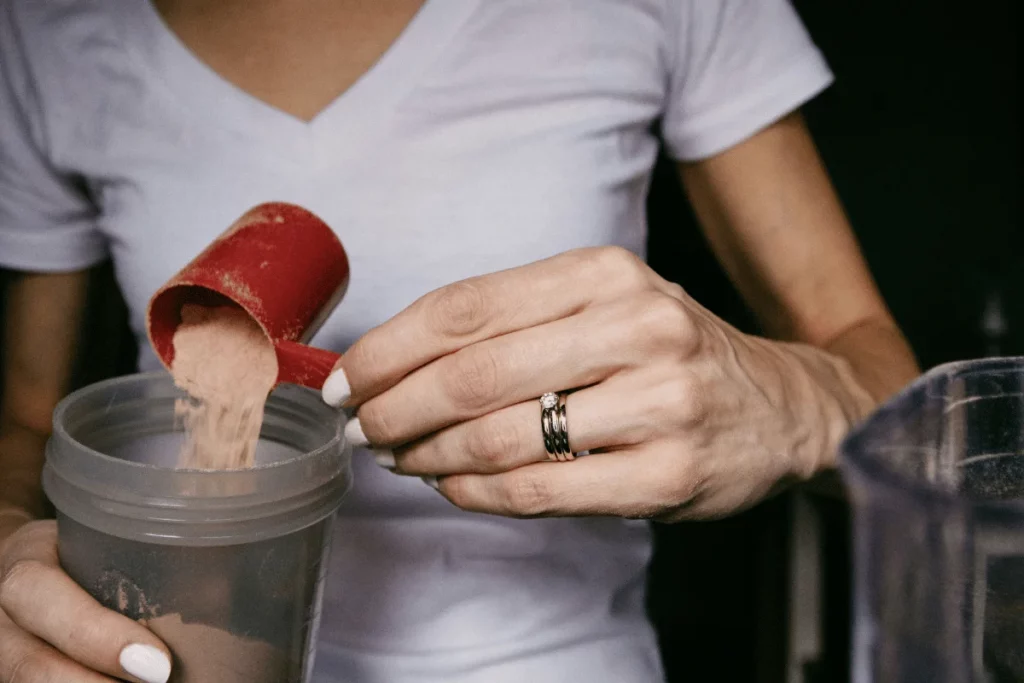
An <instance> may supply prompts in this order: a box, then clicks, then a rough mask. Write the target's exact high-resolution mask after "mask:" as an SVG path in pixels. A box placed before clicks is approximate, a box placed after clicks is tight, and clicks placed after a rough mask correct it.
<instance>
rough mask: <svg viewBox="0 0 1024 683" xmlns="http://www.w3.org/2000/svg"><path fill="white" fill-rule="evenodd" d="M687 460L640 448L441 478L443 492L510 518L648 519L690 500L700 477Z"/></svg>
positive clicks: (476, 508)
mask: <svg viewBox="0 0 1024 683" xmlns="http://www.w3.org/2000/svg"><path fill="white" fill-rule="evenodd" d="M687 463H688V461H687V459H686V458H683V457H680V455H679V454H678V453H671V452H669V451H667V450H662V451H659V450H657V449H653V448H647V447H640V448H634V449H627V450H619V451H613V452H608V453H591V454H590V455H587V456H586V457H583V458H577V459H575V460H572V461H570V462H543V463H538V464H535V465H527V466H525V467H520V468H518V469H515V470H511V471H508V472H502V473H500V474H459V475H454V476H449V477H443V478H440V479H439V480H438V481H439V489H438V490H439V491H440V492H441V494H442V495H443V496H445V497H446V498H448V500H450V501H451V502H452V503H454V504H455V505H457V506H458V507H460V508H462V509H463V510H469V511H473V512H484V513H490V514H497V515H503V516H507V517H569V516H580V515H587V516H591V515H614V516H618V517H629V518H633V519H650V518H653V517H657V516H659V515H662V514H664V513H665V512H666V511H667V510H671V509H674V508H675V507H678V506H679V505H681V504H683V503H685V502H686V500H687V497H688V495H690V494H689V492H691V491H696V490H698V488H699V485H700V478H699V476H697V473H696V471H694V470H693V469H692V468H688V467H685V466H684V465H686V464H687Z"/></svg>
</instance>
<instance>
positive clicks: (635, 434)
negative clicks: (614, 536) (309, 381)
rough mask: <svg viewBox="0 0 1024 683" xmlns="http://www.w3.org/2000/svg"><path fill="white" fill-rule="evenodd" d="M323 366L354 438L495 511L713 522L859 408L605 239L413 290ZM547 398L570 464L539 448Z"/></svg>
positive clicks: (467, 501) (829, 443)
mask: <svg viewBox="0 0 1024 683" xmlns="http://www.w3.org/2000/svg"><path fill="white" fill-rule="evenodd" d="M339 368H341V369H343V373H337V374H336V375H333V376H332V378H331V379H329V380H328V382H327V384H326V385H325V391H324V396H325V400H327V401H328V402H329V403H332V404H334V405H340V404H344V405H347V406H351V407H358V412H357V416H356V417H355V418H354V419H353V420H352V421H351V422H350V423H349V425H348V427H347V428H346V434H347V435H348V437H349V439H350V440H351V441H352V442H353V443H354V444H356V445H364V444H370V447H371V448H373V449H374V450H375V452H376V455H377V461H378V463H380V464H382V465H383V466H386V467H389V468H391V469H393V470H394V471H395V472H396V473H397V474H403V475H416V476H422V477H436V478H437V482H438V490H439V491H440V492H441V494H442V495H444V496H445V497H446V498H448V499H449V500H450V501H451V502H452V503H454V504H455V505H457V506H459V507H460V508H464V509H466V510H474V511H480V512H489V513H495V514H501V515H510V516H527V517H530V516H558V515H619V516H624V517H635V518H654V519H660V520H679V519H687V518H708V517H718V516H722V515H725V514H728V513H730V512H734V511H736V510H739V509H742V508H745V507H748V506H750V505H753V504H754V503H756V502H757V501H759V500H760V499H762V498H763V497H765V496H766V495H768V494H770V493H771V492H772V491H773V490H775V489H777V488H778V487H779V486H780V485H782V484H784V483H786V482H790V481H797V480H806V479H808V478H810V477H812V476H814V475H815V474H817V473H819V472H821V471H823V470H825V469H828V468H829V467H831V466H832V464H833V461H834V457H835V456H834V452H835V448H836V446H837V445H838V442H839V440H840V439H841V437H842V435H843V434H844V433H845V432H846V430H847V429H848V428H849V427H850V425H851V424H852V423H853V422H854V421H856V420H858V419H859V418H861V417H863V415H864V414H866V412H867V411H868V410H870V408H871V407H872V405H873V403H874V402H873V400H872V398H871V397H870V395H869V394H868V393H867V392H866V391H864V390H863V389H862V388H860V386H859V385H858V383H857V382H856V380H855V378H854V377H853V375H852V372H851V371H850V369H849V367H848V366H847V364H846V362H845V361H843V360H841V359H839V358H838V357H835V356H833V355H830V354H828V353H826V352H824V351H821V350H819V349H815V348H813V347H810V346H806V345H801V344H784V343H779V342H770V341H767V340H765V339H761V338H757V337H752V336H749V335H746V334H743V333H741V332H739V331H737V330H736V329H734V328H732V327H730V326H729V325H727V324H725V323H724V322H723V321H721V320H719V319H717V318H716V317H714V316H713V315H711V314H710V313H709V312H708V311H706V310H705V309H703V308H702V307H701V306H699V305H698V304H697V303H696V302H695V301H694V300H693V299H691V298H690V297H689V296H688V295H687V294H686V293H685V292H684V291H683V290H682V289H681V288H680V287H679V286H678V285H675V284H672V283H669V282H667V281H665V280H664V279H662V278H661V277H659V276H658V275H657V274H655V273H654V272H653V271H652V270H651V269H650V268H649V267H648V266H647V265H646V264H644V263H643V262H642V261H641V260H640V259H638V258H637V257H636V256H634V255H633V254H631V253H629V252H628V251H626V250H623V249H619V248H614V247H604V248H592V249H580V250H576V251H571V252H567V253H564V254H560V255H558V256H555V257H553V258H550V259H547V260H544V261H540V262H537V263H533V264H530V265H527V266H523V267H521V268H514V269H511V270H507V271H503V272H499V273H495V274H492V275H486V276H482V277H478V278H473V279H470V280H465V281H463V282H458V283H455V284H453V285H450V286H447V287H443V288H441V289H439V290H436V291H434V292H431V293H430V294H428V295H426V296H424V297H423V298H421V299H420V300H418V301H416V302H415V303H414V304H412V305H411V306H410V307H409V308H407V309H406V310H404V311H403V312H401V313H400V314H398V315H397V316H395V317H394V318H392V319H391V320H389V321H388V322H386V323H384V324H383V325H381V326H379V327H377V328H375V329H373V330H371V331H370V332H369V333H367V334H366V335H365V336H364V337H363V338H362V339H360V340H359V341H358V342H357V343H356V344H354V345H353V346H352V348H351V349H349V351H348V352H347V353H346V354H345V355H344V356H343V357H342V359H341V361H339ZM560 391H571V392H572V393H570V394H569V396H568V400H567V405H566V409H567V415H568V432H569V439H570V446H571V448H572V450H573V451H574V452H579V451H589V453H588V454H587V455H585V456H582V457H579V458H577V459H576V460H574V461H571V462H553V461H550V460H549V458H548V455H547V452H546V451H545V448H544V441H543V438H542V431H541V420H540V414H541V408H540V405H539V403H538V397H539V396H540V395H542V394H544V393H546V392H560Z"/></svg>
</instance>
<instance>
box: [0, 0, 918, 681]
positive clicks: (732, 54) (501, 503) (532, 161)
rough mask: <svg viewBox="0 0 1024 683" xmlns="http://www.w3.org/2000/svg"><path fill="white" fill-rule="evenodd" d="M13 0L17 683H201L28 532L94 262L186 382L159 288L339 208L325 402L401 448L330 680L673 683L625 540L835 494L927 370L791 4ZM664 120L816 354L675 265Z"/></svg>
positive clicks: (690, 183)
mask: <svg viewBox="0 0 1024 683" xmlns="http://www.w3.org/2000/svg"><path fill="white" fill-rule="evenodd" d="M0 8H2V12H0V68H2V88H3V92H2V95H0V120H2V121H3V132H2V135H0V263H2V264H3V265H5V266H7V267H9V268H12V269H16V270H20V271H24V272H26V273H31V274H26V275H24V276H23V277H22V278H21V279H20V280H19V281H18V282H17V283H16V284H15V285H14V286H13V288H12V291H11V293H10V301H9V304H8V308H9V311H8V316H9V317H8V321H7V323H8V328H7V329H8V330H9V334H8V342H7V344H8V360H7V363H6V365H5V370H6V380H5V388H4V401H3V406H4V413H3V423H2V425H3V431H2V437H0V438H2V442H0V445H2V448H0V458H3V460H2V468H3V470H2V471H3V472H4V484H3V488H2V489H0V538H6V541H5V542H4V545H3V549H2V557H0V562H2V571H3V574H2V577H3V578H2V584H0V608H2V610H3V612H0V681H4V682H10V681H19V682H20V681H22V680H60V681H68V682H75V683H78V682H85V681H90V682H91V681H99V680H108V678H104V677H111V676H113V677H122V678H123V677H129V678H131V679H132V680H136V679H137V680H143V681H164V680H165V679H166V678H167V675H168V673H167V672H168V664H167V659H166V648H165V647H164V646H163V645H162V644H161V643H160V642H159V641H158V640H157V639H156V638H155V637H154V636H153V635H152V634H151V633H149V632H148V631H147V630H146V629H145V628H143V627H142V626H140V625H138V624H135V623H133V622H131V621H130V620H128V619H126V618H124V617H121V616H120V615H116V614H113V613H110V612H106V611H104V610H103V609H101V608H100V607H99V606H98V605H96V604H95V603H94V602H92V601H91V599H89V598H88V597H87V596H86V595H85V594H84V593H83V592H82V591H81V590H80V589H78V588H77V587H76V586H74V585H73V584H72V583H71V582H70V580H69V579H68V578H67V577H66V576H64V575H63V574H62V573H61V572H60V569H59V567H58V565H57V563H56V560H55V546H54V538H55V531H54V525H53V523H52V522H47V521H37V522H29V520H30V519H32V518H35V517H38V516H40V515H41V514H42V512H43V500H42V496H41V494H40V491H39V485H38V483H37V482H38V477H39V468H40V461H41V451H42V444H43V441H44V439H45V435H46V432H47V429H48V425H49V416H50V412H51V411H52V408H53V405H54V403H55V402H56V400H57V399H58V398H59V396H60V395H61V393H62V392H63V391H64V387H65V383H66V379H67V368H68V366H69V364H70V358H71V357H72V352H73V348H74V330H75V329H76V326H77V324H78V320H79V317H80V308H81V300H82V282H83V276H82V275H81V270H82V269H84V268H87V267H89V266H91V265H92V264H93V263H95V262H97V261H99V260H101V259H102V258H104V257H105V256H106V255H107V254H109V255H110V256H112V258H113V259H114V263H115V265H116V270H117V276H118V280H119V283H120V286H121V288H122V290H123V292H124V294H125V298H126V300H127V302H128V306H129V309H130V314H131V316H130V317H131V324H132V327H133V329H134V330H135V332H136V334H137V336H138V338H139V341H140V346H141V356H140V365H141V367H142V368H144V369H152V368H156V367H158V363H157V362H156V360H155V358H154V355H153V352H152V350H151V349H150V348H149V347H148V345H147V343H146V339H145V335H144V332H143V330H144V326H143V314H144V310H145V304H146V301H147V300H148V298H149V296H150V295H151V294H152V293H153V292H154V291H155V289H156V288H157V287H158V286H159V285H160V284H162V283H163V282H164V281H165V280H166V279H167V278H168V277H169V276H170V275H172V274H173V273H174V272H175V271H176V270H177V269H178V268H180V267H181V266H182V265H183V264H184V263H186V262H187V261H188V260H190V259H191V258H192V257H193V256H194V255H195V254H196V253H198V252H199V251H200V250H201V249H202V248H203V247H204V246H205V245H206V244H207V243H208V242H209V241H210V240H211V239H212V238H213V237H215V236H216V235H217V234H218V233H219V232H220V231H221V230H222V229H223V228H224V226H226V225H228V224H229V223H230V222H231V220H233V219H234V218H235V217H236V216H237V215H239V214H240V213H241V212H242V211H244V210H245V209H247V208H248V207H250V206H252V205H254V204H256V203H259V202H261V201H265V200H269V199H282V200H287V201H293V202H295V203H298V204H301V205H303V206H306V207H308V208H309V209H311V210H313V211H314V212H316V213H318V214H319V215H320V216H322V217H323V218H324V219H325V220H326V221H327V222H328V223H329V224H331V225H332V226H334V228H335V229H336V230H337V231H338V233H339V235H340V236H341V238H342V241H343V242H344V244H345V245H346V248H347V250H348V252H349V254H350V255H351V258H352V272H353V280H352V283H351V286H350V289H349V292H348V294H347V297H346V299H345V301H344V302H343V303H342V305H341V307H340V308H339V309H338V310H337V312H336V313H335V315H334V316H333V317H332V319H331V320H329V321H328V322H327V324H326V325H325V326H324V327H323V328H322V330H321V332H320V333H319V335H318V337H317V339H316V340H315V342H316V343H317V344H319V345H321V346H325V347H330V348H336V349H339V350H341V349H348V350H347V352H346V353H345V355H344V357H343V359H342V361H341V363H340V367H339V371H338V372H336V373H335V374H334V375H333V376H332V378H331V379H330V380H329V381H328V383H327V384H326V385H325V400H327V401H328V402H329V403H331V404H332V405H338V406H341V405H345V406H347V407H349V408H353V409H355V410H356V413H355V414H356V419H354V420H353V421H352V422H351V423H350V424H349V426H348V428H347V430H346V431H347V434H348V435H349V437H350V438H351V439H352V440H353V441H355V442H357V443H358V444H360V445H364V446H366V447H367V448H368V449H372V451H367V452H366V453H358V454H357V457H356V463H355V469H356V476H357V481H356V487H355V490H354V492H353V494H352V495H351V497H350V498H349V500H348V501H347V502H346V504H345V506H344V508H343V510H342V512H341V514H340V518H339V523H338V530H337V535H336V538H335V542H334V549H333V555H332V559H331V565H330V568H329V569H330V573H329V578H328V585H327V588H326V592H325V601H324V610H323V617H322V625H321V634H320V643H319V646H318V654H317V667H316V674H315V680H316V681H322V682H325V683H326V682H332V681H382V682H384V681H386V682H387V683H405V682H410V683H411V682H413V681H415V682H417V683H422V682H424V681H428V682H429V681H445V682H447V683H459V682H466V683H477V682H480V683H483V682H486V683H501V682H505V681H508V682H512V681H516V682H519V681H525V680H533V681H538V682H540V683H543V682H550V683H555V682H562V681H567V680H577V681H589V682H591V683H631V682H636V683H649V682H653V681H659V680H662V678H663V676H662V673H661V670H660V664H659V661H658V653H657V651H656V645H655V638H654V636H653V634H652V632H651V629H650V627H649V625H648V623H647V621H646V618H645V615H644V608H643V592H644V575H645V567H646V563H647V561H648V558H649V554H650V539H649V536H648V529H647V526H646V524H645V523H644V522H643V521H631V520H630V519H627V518H631V519H632V520H642V519H644V518H652V517H653V518H661V519H669V520H675V519H682V518H702V517H712V516H720V515H725V514H728V513H730V512H732V511H735V510H738V509H740V508H743V507H745V506H748V505H751V504H753V503H754V502H756V501H757V500H758V499H760V498H761V497H763V496H764V495H766V494H768V493H770V492H771V491H773V490H775V489H776V488H777V487H779V486H781V485H783V484H784V483H786V482H788V481H795V480H806V479H809V478H811V477H813V476H814V475H816V474H817V473H819V472H822V471H825V470H827V469H828V468H829V467H830V466H831V465H832V459H833V455H832V454H833V452H834V449H835V446H836V444H837V442H838V440H839V439H840V438H841V436H842V434H843V433H844V432H845V431H846V430H847V429H848V428H849V426H850V425H851V424H852V423H853V422H854V421H856V420H857V419H859V418H860V417H861V416H863V415H864V414H865V413H866V412H867V411H869V410H870V409H871V407H872V406H873V405H874V404H875V403H876V402H877V401H878V400H880V399H881V398H882V397H884V396H886V395H887V394H889V393H890V392H891V391H893V390H894V389H896V388H897V387H899V386H900V385H902V384H903V383H904V382H905V381H906V380H907V379H909V378H910V377H911V376H912V375H913V374H914V372H915V370H914V363H913V360H912V359H911V356H910V354H909V352H908V350H907V347H906V345H905V343H904V341H903V339H902V337H901V335H900V334H899V332H898V330H897V329H896V326H895V325H894V323H893V321H892V320H891V318H890V316H889V314H888V312H887V311H886V309H885V306H884V304H883V303H882V301H881V300H880V298H879V296H878V294H877V292H876V290H875V287H874V285H873V283H872V281H871V279H870V276H869V274H868V272H867V270H866V268H865V266H864V264H863V262H862V259H861V256H860V255H859V252H858V249H857V247H856V244H855V242H854V240H853V238H852V236H851V232H850V229H849V226H848V225H847V222H846V220H845V218H844V217H843V214H842V211H841V209H840V207H839V205H838V202H837V200H836V198H835V196H834V194H833V192H832V189H831V187H830V185H829V182H828V180H827V178H826V175H825V173H824V171H823V169H822V166H821V163H820V161H819V159H818V157H817V154H816V152H815V151H814V148H813V145H812V143H811V142H810V140H809V137H808V135H807V132H806V130H805V128H804V126H803V124H802V122H801V120H800V118H799V116H798V115H797V114H795V111H796V110H797V108H798V107H799V106H800V105H801V104H802V103H803V102H805V101H806V100H808V99H809V98H811V97H813V96H814V95H815V94H816V93H818V92H819V91H820V90H821V89H823V88H824V87H826V86H827V84H828V82H829V80H830V74H829V72H828V69H827V67H826V66H825V64H824V63H823V61H822V59H821V57H820V55H819V54H818V52H817V51H816V49H815V48H814V46H813V44H812V43H811V42H810V40H809V38H808V37H807V35H806V34H805V32H804V30H803V28H802V27H801V25H800V23H799V20H798V19H797V17H796V16H795V14H794V12H793V11H792V9H791V8H790V6H789V5H788V4H787V2H786V0H721V1H719V2H713V3H711V2H700V1H699V0H680V1H678V2H677V1H676V0H618V1H612V0H586V1H585V2H583V1H572V0H562V1H559V2H552V1H550V0H524V1H522V2H515V3H505V2H503V3H497V2H481V1H480V0H451V1H448V0H428V1H427V2H425V3H424V2H423V1H422V0H393V1H392V2H388V3H366V2H360V1H357V0H335V1H333V2H309V3H304V4H303V3H278V2H274V1H273V0H217V1H213V0H159V1H157V2H156V3H155V5H150V4H148V3H146V2H141V1H139V0H106V1H105V2H98V3H97V2H85V0H61V1H60V2H47V3H38V2H32V1H31V0H3V2H2V3H0ZM659 119H660V120H661V127H662V134H663V137H664V140H665V143H666V144H667V146H668V149H669V150H670V151H671V153H672V154H673V155H674V156H675V157H676V158H677V159H678V160H679V162H680V172H681V173H682V176H683V179H684V181H685V183H686V186H687V189H688V192H689V194H690V196H691V199H692V201H693V203H694V205H695V207H696V209H697V211H698V214H699V216H700V218H701V221H702V224H703V226H704V229H705V230H706V232H707V234H708V236H709V238H710V241H711V243H712V245H713V246H714V248H715V251H716V253H717V255H718V257H719V258H720V259H721V260H722V261H723V263H724V264H725V266H726V268H727V270H728V271H729V273H730V274H731V276H732V278H733V279H734V280H735V282H736V283H737V285H738V286H739V288H740V289H741V290H742V292H743V293H744V295H745V297H746V298H747V300H748V301H749V303H750V305H751V306H752V307H753V308H754V309H755V310H756V311H757V313H758V314H759V315H760V317H761V320H762V322H763V323H764V326H765V329H767V330H769V331H770V332H771V333H772V334H773V335H774V336H775V337H777V338H778V339H779V340H780V341H774V342H773V341H768V340H765V339H759V338H754V337H750V336H747V335H743V334H740V333H739V332H738V331H736V330H734V329H732V328H730V327H729V326H727V325H725V324H724V323H723V322H722V321H720V320H718V319H716V318H715V317H714V316H712V315H711V314H710V313H708V312H707V311H705V310H703V309H702V308H701V307H700V306H699V305H698V304H697V303H696V302H694V301H693V300H692V299H690V298H689V297H688V296H687V295H686V293H685V292H683V291H682V290H681V289H680V288H679V287H678V286H676V285H673V284H671V283H668V282H666V281H664V280H662V279H661V278H659V277H658V276H656V275H655V274H654V273H653V272H651V271H650V270H649V269H648V268H647V267H646V266H645V265H644V264H643V261H642V260H641V258H639V257H642V255H643V247H644V241H645V231H646V226H645V220H644V209H643V207H644V198H645V197H644V195H645V192H646V188H647V182H648V179H649V177H650V172H651V167H652V164H653V161H654V157H655V153H656V148H657V141H656V139H655V138H654V137H653V136H652V135H651V133H650V129H651V124H652V122H654V121H655V120H659ZM570 390H575V391H574V392H573V393H571V395H568V397H567V399H566V405H565V410H566V411H567V414H568V424H567V431H568V450H571V451H572V452H574V453H575V452H579V451H590V453H589V454H588V455H586V456H584V457H580V458H577V459H576V460H575V461H574V462H571V463H570V462H551V460H552V459H555V460H558V458H559V456H561V458H562V459H567V458H568V457H569V456H568V455H567V454H566V450H567V449H566V448H565V444H562V447H561V448H556V446H555V445H554V444H553V443H552V442H550V441H549V442H547V443H546V442H545V438H544V430H543V429H542V421H541V418H540V415H541V408H540V407H539V406H538V403H537V398H538V397H539V396H541V395H542V394H546V393H548V392H555V393H556V394H557V393H559V392H561V393H563V394H564V393H565V392H567V391H570ZM556 400H557V399H556ZM546 424H547V423H546ZM555 426H560V423H558V424H556V425H555ZM547 427H548V432H549V433H548V436H549V437H550V436H552V434H551V432H552V425H551V424H547ZM560 434H561V432H559V435H560ZM377 465H381V467H378V466H377ZM410 475H411V476H410ZM421 478H422V480H423V481H421ZM424 482H426V483H427V484H429V485H430V486H429V487H428V486H427V485H425V484H424ZM431 488H436V489H437V492H435V491H433V490H431ZM438 492H439V493H440V494H441V495H438ZM446 499H447V500H446ZM450 503H454V505H451V504H450ZM479 513H497V515H484V514H479ZM523 517H548V519H517V518H523Z"/></svg>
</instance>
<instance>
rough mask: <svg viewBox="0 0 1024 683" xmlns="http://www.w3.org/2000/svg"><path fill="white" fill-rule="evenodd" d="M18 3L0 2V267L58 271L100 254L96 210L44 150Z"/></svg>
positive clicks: (101, 244)
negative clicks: (18, 17) (19, 19)
mask: <svg viewBox="0 0 1024 683" xmlns="http://www.w3.org/2000/svg"><path fill="white" fill-rule="evenodd" d="M14 5H15V3H13V2H10V1H9V0H0V267H5V268H10V269H14V270H29V271H39V272H60V271H71V270H78V269H80V268H85V267H88V266H91V265H93V264H95V263H97V262H99V261H101V260H103V258H105V256H106V244H105V240H104V239H103V237H102V235H101V234H100V232H99V231H98V229H97V224H96V207H95V205H94V204H93V202H92V201H91V200H90V199H89V196H88V193H87V192H86V191H85V189H84V187H83V185H82V183H81V181H80V179H76V178H75V177H74V176H72V175H70V174H66V173H62V172H61V171H60V170H58V169H57V168H56V166H55V164H54V162H53V160H52V159H51V158H50V155H49V154H48V151H47V149H46V139H47V135H46V132H45V131H46V126H45V124H44V117H43V112H42V107H41V106H40V104H39V90H38V87H37V83H35V82H34V79H33V78H32V76H31V70H30V63H29V60H27V59H26V58H25V54H24V52H23V50H22V47H23V46H24V45H26V41H27V40H29V39H30V37H29V36H26V35H23V32H24V29H23V26H22V25H20V24H19V22H18V21H17V16H16V14H17V13H16V10H15V7H14Z"/></svg>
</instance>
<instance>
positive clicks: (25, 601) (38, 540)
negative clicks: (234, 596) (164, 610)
mask: <svg viewBox="0 0 1024 683" xmlns="http://www.w3.org/2000/svg"><path fill="white" fill-rule="evenodd" d="M0 609H2V610H3V611H4V612H5V613H6V614H7V616H8V617H10V619H11V621H13V622H14V623H15V624H16V625H17V626H19V627H20V628H21V629H23V630H25V631H27V632H29V633H31V634H33V635H35V636H38V637H39V638H41V639H42V640H44V641H46V642H48V643H49V644H50V645H52V646H53V647H55V648H57V649H58V650H60V651H61V652H63V653H64V654H65V655H67V656H68V657H70V658H71V659H73V660H74V661H76V662H79V663H81V664H82V665H83V666H85V667H86V668H89V669H93V670H95V671H99V672H102V673H106V674H109V675H111V676H115V677H118V678H124V679H127V680H132V681H143V682H144V683H165V682H166V681H167V679H168V678H169V676H170V668H171V665H170V661H171V659H170V653H169V652H168V650H167V647H166V646H165V645H164V644H163V643H162V642H161V641H160V639H158V638H157V637H156V636H155V635H153V633H152V632H151V631H149V629H147V628H145V627H144V626H142V625H141V624H138V623H136V622H135V621H132V620H131V619H129V618H128V617H125V616H123V615H121V614H117V613H116V612H112V611H110V610H108V609H105V608H104V607H102V606H101V605H100V604H99V603H98V602H96V600H94V599H93V598H92V596H90V595H89V594H88V593H86V592H85V590H83V589H82V588H81V587H79V586H78V585H77V584H76V583H75V582H74V581H72V580H71V578H70V577H69V576H68V575H67V574H65V573H64V572H63V571H62V570H61V568H60V565H59V562H58V560H57V526H56V524H55V523H54V522H34V523H32V524H29V525H26V526H25V527H23V528H22V529H21V530H20V531H19V532H18V533H17V534H16V536H15V537H12V539H11V542H10V543H9V544H8V545H7V546H6V550H5V553H4V558H3V564H2V565H0Z"/></svg>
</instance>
